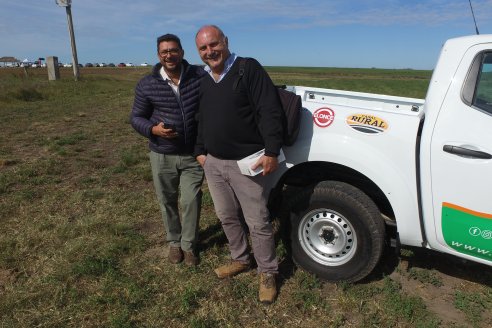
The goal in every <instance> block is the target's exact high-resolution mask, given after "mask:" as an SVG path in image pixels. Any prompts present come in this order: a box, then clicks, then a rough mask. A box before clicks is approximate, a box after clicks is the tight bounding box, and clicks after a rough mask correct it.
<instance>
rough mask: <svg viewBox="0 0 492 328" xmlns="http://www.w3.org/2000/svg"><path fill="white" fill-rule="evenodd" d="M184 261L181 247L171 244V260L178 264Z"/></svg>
mask: <svg viewBox="0 0 492 328" xmlns="http://www.w3.org/2000/svg"><path fill="white" fill-rule="evenodd" d="M182 261H183V251H182V250H181V248H179V247H173V246H169V262H171V263H172V264H178V263H181V262H182Z"/></svg>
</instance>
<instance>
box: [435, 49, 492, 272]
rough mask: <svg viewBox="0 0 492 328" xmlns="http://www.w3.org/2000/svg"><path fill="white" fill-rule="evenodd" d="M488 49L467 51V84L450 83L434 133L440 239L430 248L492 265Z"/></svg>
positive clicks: (491, 67) (491, 68) (491, 53)
mask: <svg viewBox="0 0 492 328" xmlns="http://www.w3.org/2000/svg"><path fill="white" fill-rule="evenodd" d="M488 49H489V50H487V48H483V49H478V50H477V49H473V47H472V48H471V49H470V50H469V53H470V52H472V53H473V55H472V56H473V59H472V60H471V65H470V64H468V65H467V67H466V68H461V69H463V70H467V72H466V71H464V73H463V74H464V75H465V76H466V78H465V79H464V82H463V83H462V84H460V83H454V84H453V83H451V86H450V87H449V90H447V93H446V97H445V99H444V102H443V104H442V107H441V109H440V111H439V115H438V117H437V120H436V122H435V126H434V128H433V132H432V139H431V152H430V154H431V155H430V156H431V159H430V165H431V172H432V174H431V184H432V206H433V214H434V227H435V232H436V239H437V245H432V246H433V247H434V248H440V249H441V250H442V251H445V252H448V253H452V254H455V255H457V256H460V257H463V258H468V259H472V260H475V261H478V262H482V263H488V264H490V263H491V261H492V50H490V45H489V47H488ZM465 57H466V54H465ZM464 61H465V62H466V60H464ZM469 63H470V61H469ZM456 80H458V79H456ZM459 84H460V85H459ZM427 232H428V233H429V232H430V231H427ZM429 239H433V237H432V236H431V237H430V238H429ZM431 244H432V243H431Z"/></svg>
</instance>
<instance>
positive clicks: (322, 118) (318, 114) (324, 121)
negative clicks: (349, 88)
mask: <svg viewBox="0 0 492 328" xmlns="http://www.w3.org/2000/svg"><path fill="white" fill-rule="evenodd" d="M334 119H335V112H334V111H333V109H331V108H328V107H321V108H318V109H317V110H316V111H315V112H314V114H313V121H314V124H316V125H317V126H319V127H320V128H326V127H328V126H330V125H331V123H333V120H334Z"/></svg>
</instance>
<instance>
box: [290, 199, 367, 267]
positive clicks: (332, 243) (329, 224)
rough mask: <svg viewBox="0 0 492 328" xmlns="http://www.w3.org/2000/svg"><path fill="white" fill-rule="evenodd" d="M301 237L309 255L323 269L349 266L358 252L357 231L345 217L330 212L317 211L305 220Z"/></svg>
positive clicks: (299, 232)
mask: <svg viewBox="0 0 492 328" xmlns="http://www.w3.org/2000/svg"><path fill="white" fill-rule="evenodd" d="M298 237H299V241H300V244H301V246H302V248H303V249H304V251H305V252H306V254H307V255H308V256H309V257H310V258H311V259H312V260H314V261H316V262H318V263H320V264H323V265H328V266H337V265H342V264H345V263H347V262H348V261H349V260H350V259H351V258H352V257H353V256H354V254H355V251H356V249H357V237H356V235H355V230H354V227H353V226H352V225H351V224H350V222H349V221H348V220H347V219H345V217H343V216H342V215H340V214H339V213H337V212H335V211H332V210H329V209H326V208H319V209H316V210H313V211H311V212H309V213H307V214H306V215H305V216H304V217H303V218H302V219H301V222H300V224H299V230H298Z"/></svg>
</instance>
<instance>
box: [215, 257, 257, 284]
mask: <svg viewBox="0 0 492 328" xmlns="http://www.w3.org/2000/svg"><path fill="white" fill-rule="evenodd" d="M249 268H250V263H249V262H248V263H243V262H240V261H234V260H232V261H231V262H229V263H227V264H225V265H223V266H221V267H218V268H217V269H215V270H214V272H215V273H216V274H217V277H219V278H220V279H222V278H227V277H232V276H235V275H237V274H238V273H241V272H243V271H246V270H248V269H249Z"/></svg>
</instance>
